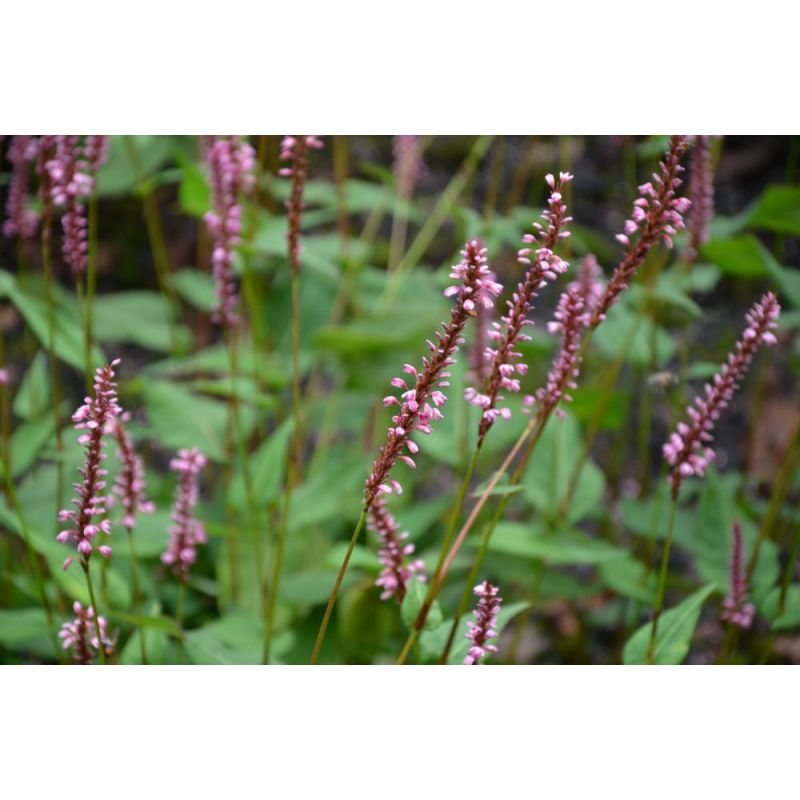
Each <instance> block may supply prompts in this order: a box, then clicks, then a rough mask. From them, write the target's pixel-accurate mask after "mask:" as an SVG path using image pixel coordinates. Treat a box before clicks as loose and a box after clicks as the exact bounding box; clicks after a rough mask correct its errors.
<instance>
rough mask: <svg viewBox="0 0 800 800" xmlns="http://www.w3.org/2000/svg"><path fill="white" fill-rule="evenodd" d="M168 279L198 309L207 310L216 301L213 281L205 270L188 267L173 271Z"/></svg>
mask: <svg viewBox="0 0 800 800" xmlns="http://www.w3.org/2000/svg"><path fill="white" fill-rule="evenodd" d="M170 281H171V283H172V288H173V289H174V290H175V291H176V292H177V293H178V294H179V295H180V296H181V297H182V298H183V299H184V300H185V301H186V302H187V303H188V304H189V305H190V306H192V307H194V308H196V309H197V310H198V311H208V310H209V309H210V308H213V307H214V305H215V304H216V302H217V295H216V293H215V291H214V281H213V279H212V278H211V276H210V275H209V274H208V273H207V272H201V271H200V270H199V269H195V268H193V267H188V268H187V269H181V270H178V271H177V272H175V273H174V274H173V275H172V277H171V278H170Z"/></svg>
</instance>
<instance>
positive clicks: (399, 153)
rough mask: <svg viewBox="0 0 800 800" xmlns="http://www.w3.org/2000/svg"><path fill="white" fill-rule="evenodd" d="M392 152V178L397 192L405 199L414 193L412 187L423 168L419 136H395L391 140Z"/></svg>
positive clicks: (420, 138)
mask: <svg viewBox="0 0 800 800" xmlns="http://www.w3.org/2000/svg"><path fill="white" fill-rule="evenodd" d="M392 150H393V152H394V165H393V172H394V179H395V183H396V186H397V194H398V195H399V196H400V197H402V198H403V199H404V200H407V199H408V198H409V197H411V195H412V194H414V187H415V186H416V185H417V181H418V180H419V179H420V176H421V175H422V174H423V172H424V170H425V165H424V164H423V161H422V137H421V136H395V137H394V139H393V142H392Z"/></svg>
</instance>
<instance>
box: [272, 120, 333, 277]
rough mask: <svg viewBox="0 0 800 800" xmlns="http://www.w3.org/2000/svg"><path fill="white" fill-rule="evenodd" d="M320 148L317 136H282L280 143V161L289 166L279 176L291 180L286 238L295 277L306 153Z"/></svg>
mask: <svg viewBox="0 0 800 800" xmlns="http://www.w3.org/2000/svg"><path fill="white" fill-rule="evenodd" d="M321 147H323V143H322V141H321V140H320V139H319V138H318V137H317V136H284V137H283V141H282V142H281V160H283V161H288V162H289V166H287V167H284V168H283V169H282V170H281V175H284V176H286V177H291V179H292V188H291V192H290V194H289V199H288V200H287V201H286V211H287V217H288V222H289V231H288V233H287V237H286V238H287V240H288V242H289V265H290V267H291V269H292V272H293V273H294V274H295V275H296V274H297V273H298V272H300V225H301V222H302V216H303V209H304V204H303V194H304V192H305V186H306V180H307V179H308V155H309V152H308V151H309V149H315V150H318V149H320V148H321Z"/></svg>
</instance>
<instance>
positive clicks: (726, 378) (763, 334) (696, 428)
mask: <svg viewBox="0 0 800 800" xmlns="http://www.w3.org/2000/svg"><path fill="white" fill-rule="evenodd" d="M779 314H780V306H779V305H778V299H777V298H776V297H775V295H774V294H773V293H772V292H767V293H766V294H765V295H764V296H763V297H762V298H761V299H760V300H759V301H758V302H757V303H756V304H755V305H754V306H753V307H752V308H751V309H750V310H749V311H748V312H747V315H746V320H747V327H746V328H745V330H744V333H743V334H742V338H741V339H740V340H739V341H738V342H737V343H736V348H735V351H734V352H733V353H730V354H729V355H728V359H727V361H726V362H725V363H724V364H723V365H722V366H721V367H720V370H719V372H718V373H717V375H715V376H714V380H713V382H712V383H708V384H706V386H705V391H704V394H705V397H703V396H700V395H698V397H696V398H695V401H694V404H693V405H691V406H689V408H688V409H687V414H688V416H689V417H690V419H691V423H690V424H688V425H687V424H686V423H680V424H679V426H678V430H679V431H680V432H681V434H680V435H676V434H673V435H672V436H671V437H670V439H669V440H668V442H667V443H666V444H665V445H664V447H663V454H664V459H665V460H666V462H667V464H669V465H670V467H672V471H671V474H670V482H671V484H672V493H673V496H674V497H677V496H678V492H679V490H680V486H681V482H682V480H683V479H684V478H688V477H690V476H692V475H697V476H699V477H702V476H703V475H704V474H705V471H706V467H707V466H708V464H709V462H710V461H712V460H713V458H714V451H713V450H712V449H711V448H710V447H709V446H708V443H709V442H711V441H712V440H713V436H712V433H711V432H712V431H713V429H714V422H715V421H716V420H717V419H719V416H720V413H721V412H722V411H723V409H725V408H726V407H727V406H728V404H729V403H730V401H731V398H732V397H733V395H734V394H735V392H736V389H738V387H739V384H740V383H741V381H742V379H743V378H744V375H745V373H746V372H747V370H748V368H749V366H750V362H751V361H752V360H753V356H754V355H755V353H756V351H757V350H758V348H759V347H761V346H762V345H767V346H770V345H773V344H775V341H776V340H775V336H774V334H773V333H772V331H773V330H775V329H776V328H777V325H778V322H777V320H778V316H779Z"/></svg>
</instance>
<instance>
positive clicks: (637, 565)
mask: <svg viewBox="0 0 800 800" xmlns="http://www.w3.org/2000/svg"><path fill="white" fill-rule="evenodd" d="M598 571H599V575H600V580H601V581H603V583H604V584H605V585H606V586H608V587H609V588H610V589H613V590H614V591H615V592H617V594H620V595H622V596H623V597H631V598H633V599H634V600H638V601H639V602H641V603H647V604H649V605H652V604H653V603H654V602H655V598H656V577H655V574H653V573H652V572H651V574H650V575H647V568H646V567H645V565H644V564H642V563H641V561H637V560H636V559H635V558H632V557H627V558H615V559H612V560H611V561H604V562H603V563H602V564H600V567H599V570H598Z"/></svg>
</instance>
